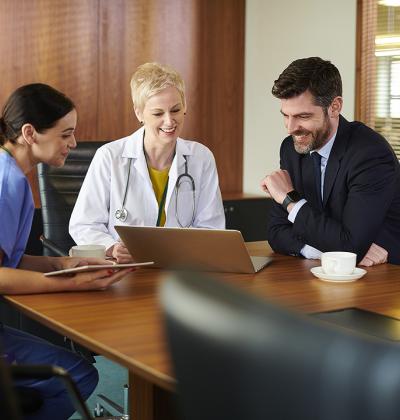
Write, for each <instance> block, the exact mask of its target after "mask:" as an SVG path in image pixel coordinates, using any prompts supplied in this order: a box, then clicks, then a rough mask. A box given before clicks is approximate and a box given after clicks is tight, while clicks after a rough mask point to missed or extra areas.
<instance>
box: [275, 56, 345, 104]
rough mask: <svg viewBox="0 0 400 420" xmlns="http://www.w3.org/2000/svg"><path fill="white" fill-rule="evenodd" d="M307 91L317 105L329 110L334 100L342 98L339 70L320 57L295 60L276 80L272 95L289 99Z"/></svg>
mask: <svg viewBox="0 0 400 420" xmlns="http://www.w3.org/2000/svg"><path fill="white" fill-rule="evenodd" d="M306 90H309V91H310V93H311V94H312V95H313V96H314V99H315V104H316V105H319V106H321V107H323V108H325V109H326V108H328V107H329V105H330V104H331V103H332V101H333V99H334V98H336V97H337V96H342V78H341V77H340V73H339V70H338V69H337V68H336V67H335V66H334V65H333V64H332V63H331V62H330V61H327V60H323V59H322V58H319V57H309V58H301V59H299V60H295V61H293V62H292V63H291V64H289V66H288V67H287V68H286V69H285V70H283V72H282V73H281V74H280V75H279V77H278V79H277V80H275V82H274V86H273V87H272V94H273V95H274V96H275V97H277V98H279V99H289V98H293V97H294V96H298V95H301V94H302V93H304V92H305V91H306Z"/></svg>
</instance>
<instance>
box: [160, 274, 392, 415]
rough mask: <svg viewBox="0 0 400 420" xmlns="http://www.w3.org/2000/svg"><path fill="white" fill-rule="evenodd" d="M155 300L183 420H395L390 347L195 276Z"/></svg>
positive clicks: (169, 284) (175, 282)
mask: <svg viewBox="0 0 400 420" xmlns="http://www.w3.org/2000/svg"><path fill="white" fill-rule="evenodd" d="M161 303H162V306H163V309H164V312H165V325H166V331H167V337H168V341H169V345H170V350H171V355H172V361H173V365H174V369H175V373H176V378H177V381H178V385H177V390H178V399H179V401H180V407H181V409H182V410H181V411H182V414H183V416H182V418H184V419H185V420H204V419H207V420H232V419H235V420H266V419H271V420H289V419H290V420H313V419H315V420H317V419H318V420H338V419H340V420H350V419H351V420H359V419H363V420H381V419H385V420H394V419H399V418H400V398H399V395H400V351H399V346H398V345H396V344H394V343H391V342H385V341H380V340H378V339H373V338H372V337H369V336H366V335H361V334H355V333H351V332H350V331H349V332H348V331H347V330H345V329H342V328H340V327H336V328H335V327H334V326H331V325H329V324H327V323H325V322H323V321H317V320H314V319H312V318H311V317H307V316H305V315H300V314H297V313H294V312H289V311H287V310H285V309H282V308H279V307H277V306H274V305H272V304H270V303H267V302H265V301H262V300H259V299H257V298H255V297H254V296H250V295H248V294H245V293H243V292H242V291H240V290H238V289H234V288H232V287H230V286H228V285H226V284H223V283H220V282H218V281H214V280H211V279H209V278H206V277H204V276H200V275H197V274H186V275H184V274H177V275H170V278H169V279H168V280H167V281H165V282H164V283H163V284H162V288H161Z"/></svg>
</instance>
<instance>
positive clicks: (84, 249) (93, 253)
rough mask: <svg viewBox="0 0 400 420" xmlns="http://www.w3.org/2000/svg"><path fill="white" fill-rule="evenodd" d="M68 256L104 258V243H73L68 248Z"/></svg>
mask: <svg viewBox="0 0 400 420" xmlns="http://www.w3.org/2000/svg"><path fill="white" fill-rule="evenodd" d="M69 256H70V257H81V258H87V257H97V258H105V256H106V247H105V246H104V245H75V246H73V247H72V248H71V249H70V250H69Z"/></svg>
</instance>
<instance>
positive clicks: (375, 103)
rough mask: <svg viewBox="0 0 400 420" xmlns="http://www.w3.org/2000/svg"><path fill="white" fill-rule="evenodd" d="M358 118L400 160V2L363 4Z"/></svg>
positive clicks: (360, 5) (388, 0)
mask: <svg viewBox="0 0 400 420" xmlns="http://www.w3.org/2000/svg"><path fill="white" fill-rule="evenodd" d="M357 31H358V40H357V47H358V48H357V49H358V51H357V92H356V97H357V99H356V107H357V109H356V117H357V119H359V120H360V121H363V122H364V123H366V124H367V125H369V126H370V127H372V128H374V129H375V130H376V131H378V132H379V133H381V134H382V135H383V136H384V137H385V138H386V139H387V140H388V141H389V143H390V144H391V145H392V147H393V149H394V150H395V152H396V154H397V157H398V158H400V0H359V1H358V28H357Z"/></svg>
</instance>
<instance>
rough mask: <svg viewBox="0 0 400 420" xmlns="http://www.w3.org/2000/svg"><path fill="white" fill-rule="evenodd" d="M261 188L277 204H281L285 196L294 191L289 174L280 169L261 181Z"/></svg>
mask: <svg viewBox="0 0 400 420" xmlns="http://www.w3.org/2000/svg"><path fill="white" fill-rule="evenodd" d="M261 188H262V189H263V190H264V191H265V192H267V193H269V194H270V195H271V197H272V198H273V199H274V200H275V201H276V202H277V203H278V204H282V203H283V200H284V199H285V197H286V194H287V193H288V192H289V191H292V190H293V189H294V188H293V184H292V180H291V179H290V175H289V172H288V171H286V170H282V169H279V170H278V171H274V172H272V173H271V174H270V175H267V176H266V177H265V178H264V179H263V180H262V181H261Z"/></svg>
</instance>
